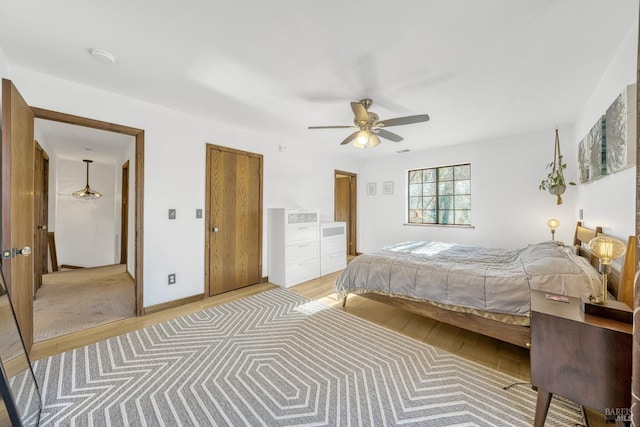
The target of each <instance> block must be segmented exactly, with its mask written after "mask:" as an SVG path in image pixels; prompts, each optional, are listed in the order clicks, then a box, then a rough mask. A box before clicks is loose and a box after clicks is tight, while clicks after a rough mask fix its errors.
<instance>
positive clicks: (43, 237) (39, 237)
mask: <svg viewBox="0 0 640 427" xmlns="http://www.w3.org/2000/svg"><path fill="white" fill-rule="evenodd" d="M33 176H34V179H33V186H34V189H33V214H34V218H33V220H34V224H35V227H36V230H35V236H34V244H33V246H34V248H33V274H34V275H33V296H34V298H35V297H36V294H37V292H38V289H40V287H41V286H42V275H43V274H46V273H48V272H49V265H48V264H49V257H48V256H47V253H48V252H47V240H48V238H47V237H48V236H47V234H48V233H47V228H48V227H49V156H48V155H47V153H46V152H45V151H44V149H43V148H42V147H41V146H40V144H38V143H37V142H36V143H35V154H34V167H33Z"/></svg>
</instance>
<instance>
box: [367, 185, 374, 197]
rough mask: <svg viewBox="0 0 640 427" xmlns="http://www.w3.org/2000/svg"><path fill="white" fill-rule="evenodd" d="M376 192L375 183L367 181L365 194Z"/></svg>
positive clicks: (369, 194) (371, 194)
mask: <svg viewBox="0 0 640 427" xmlns="http://www.w3.org/2000/svg"><path fill="white" fill-rule="evenodd" d="M375 194H376V183H375V182H368V183H367V196H374V195H375Z"/></svg>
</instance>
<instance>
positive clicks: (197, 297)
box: [144, 294, 204, 316]
mask: <svg viewBox="0 0 640 427" xmlns="http://www.w3.org/2000/svg"><path fill="white" fill-rule="evenodd" d="M203 299H204V294H197V295H192V296H190V297H186V298H180V299H176V300H173V301H167V302H163V303H161V304H156V305H150V306H149V307H145V308H144V314H145V316H146V315H147V314H152V313H157V312H158V311H162V310H166V309H168V308H173V307H179V306H181V305H185V304H189V303H192V302H196V301H201V300H203Z"/></svg>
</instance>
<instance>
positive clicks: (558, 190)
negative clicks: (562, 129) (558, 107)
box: [538, 129, 576, 205]
mask: <svg viewBox="0 0 640 427" xmlns="http://www.w3.org/2000/svg"><path fill="white" fill-rule="evenodd" d="M566 168H567V164H566V163H562V154H560V138H559V137H558V129H556V146H555V151H554V154H553V162H551V163H549V164H548V165H547V169H551V170H550V172H549V173H548V174H547V178H546V179H543V180H542V182H541V183H540V186H539V187H538V188H539V189H540V190H547V191H549V193H550V194H552V195H554V196H556V203H557V204H558V205H561V204H562V194H564V192H565V190H566V189H567V185H576V183H575V182H571V181H570V182H566V181H565V179H564V175H563V173H562V171H563V170H564V169H566Z"/></svg>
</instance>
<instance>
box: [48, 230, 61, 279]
mask: <svg viewBox="0 0 640 427" xmlns="http://www.w3.org/2000/svg"><path fill="white" fill-rule="evenodd" d="M47 242H48V243H49V256H50V257H51V271H53V272H56V271H58V270H60V265H59V264H58V251H57V250H56V237H55V233H54V232H53V231H49V232H48V233H47Z"/></svg>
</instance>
